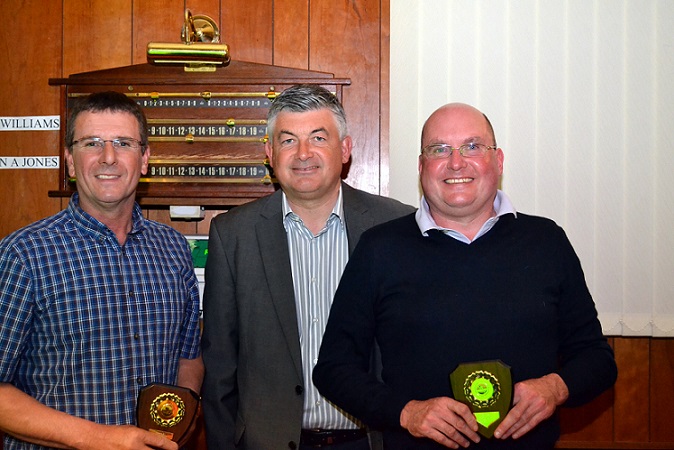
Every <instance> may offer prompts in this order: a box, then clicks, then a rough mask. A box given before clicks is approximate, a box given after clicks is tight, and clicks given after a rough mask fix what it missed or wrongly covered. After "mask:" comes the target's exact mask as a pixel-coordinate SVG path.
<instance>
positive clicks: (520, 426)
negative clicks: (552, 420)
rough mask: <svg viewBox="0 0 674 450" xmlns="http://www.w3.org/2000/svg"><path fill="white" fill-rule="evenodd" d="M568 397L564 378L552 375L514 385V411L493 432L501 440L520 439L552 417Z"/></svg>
mask: <svg viewBox="0 0 674 450" xmlns="http://www.w3.org/2000/svg"><path fill="white" fill-rule="evenodd" d="M568 397H569V390H568V388H567V387H566V384H565V383H564V381H563V380H562V378H561V377H560V376H559V375H557V374H556V373H551V374H549V375H546V376H544V377H541V378H535V379H531V380H525V381H521V382H519V383H516V384H515V391H514V393H513V408H512V409H511V410H510V412H508V415H507V416H506V417H505V419H503V422H501V424H500V425H499V426H498V427H497V428H496V430H495V431H494V437H496V438H498V439H507V438H508V437H511V436H512V438H513V439H517V438H520V437H522V436H524V435H525V434H526V433H528V432H529V431H531V430H532V429H533V428H534V427H535V426H536V425H538V424H539V423H541V422H542V421H543V420H545V419H547V418H548V417H550V416H551V415H552V414H553V413H554V412H555V409H556V408H557V406H559V405H561V404H562V403H564V402H565V401H566V399H567V398H568Z"/></svg>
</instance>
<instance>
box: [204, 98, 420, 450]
mask: <svg viewBox="0 0 674 450" xmlns="http://www.w3.org/2000/svg"><path fill="white" fill-rule="evenodd" d="M267 131H268V135H269V142H268V143H267V144H266V152H267V156H268V157H269V159H270V161H271V166H272V168H273V169H274V174H275V176H276V178H277V179H278V181H279V184H280V185H281V190H279V191H277V192H276V193H274V194H272V195H270V196H268V197H265V198H262V199H259V200H256V201H254V202H251V203H248V204H246V205H243V206H239V207H237V208H234V209H232V210H231V211H229V212H227V213H225V214H221V215H219V216H218V217H216V218H215V219H213V222H212V224H211V229H210V239H209V255H208V262H207V264H206V287H205V292H204V330H203V337H202V346H203V359H204V364H205V366H206V376H205V380H204V385H203V390H202V391H203V410H204V419H205V425H206V436H207V443H208V447H209V448H211V449H217V450H223V449H234V448H240V449H250V450H274V449H279V450H281V449H291V450H292V449H310V448H318V447H321V448H322V447H326V446H327V447H329V448H334V449H335V450H337V449H339V450H356V449H358V450H360V449H368V448H370V446H369V443H368V437H367V435H366V433H365V431H364V430H363V425H362V424H361V423H360V422H359V421H358V420H357V419H355V418H353V417H351V416H349V415H348V413H346V412H345V411H343V410H340V409H338V408H336V407H335V406H334V405H332V404H330V403H329V402H327V401H326V400H325V399H324V398H323V397H321V396H320V394H319V393H318V391H317V390H316V388H315V387H314V385H313V383H312V381H311V371H312V369H313V366H314V364H315V361H316V358H317V357H318V350H319V347H320V341H321V339H322V336H323V330H324V328H325V324H326V322H327V318H328V314H329V310H330V306H331V304H332V297H333V295H334V292H335V290H336V289H337V284H338V283H339V279H340V277H341V274H342V271H343V269H344V266H345V265H346V262H347V260H348V256H349V254H350V253H351V251H352V250H353V249H354V247H355V246H356V243H357V242H358V239H359V238H360V235H361V233H363V232H364V231H365V230H367V229H369V228H371V227H372V226H374V225H376V224H379V223H382V222H386V221H388V220H391V219H394V218H397V217H400V216H402V215H405V214H409V213H413V212H414V208H412V207H411V206H408V205H404V204H402V203H400V202H397V201H395V200H392V199H388V198H384V197H379V196H376V195H372V194H369V193H366V192H363V191H359V190H356V189H354V188H351V187H349V186H348V185H346V184H344V183H343V182H342V181H341V177H340V174H341V172H342V166H343V164H344V163H346V162H347V161H348V160H349V158H350V156H351V146H352V143H351V138H350V137H349V135H348V132H347V126H346V117H345V114H344V110H343V108H342V106H341V105H340V103H339V102H338V101H337V99H336V98H335V96H334V95H332V94H331V93H330V92H328V91H327V90H325V89H323V88H321V87H318V86H310V85H298V86H293V87H291V88H288V89H286V90H285V91H284V92H282V93H281V94H280V95H279V96H278V97H277V98H276V99H275V100H274V102H273V104H272V106H271V108H270V110H269V115H268V123H267Z"/></svg>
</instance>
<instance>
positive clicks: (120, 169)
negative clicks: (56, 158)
mask: <svg viewBox="0 0 674 450" xmlns="http://www.w3.org/2000/svg"><path fill="white" fill-rule="evenodd" d="M74 130H75V131H74V140H75V141H79V140H82V139H84V138H90V137H99V138H101V139H105V140H109V139H116V138H132V139H136V140H140V138H141V136H140V130H139V125H138V120H137V119H136V117H134V115H133V114H131V113H128V112H110V111H101V112H91V111H84V112H82V113H81V114H79V115H78V116H77V117H76V119H75V127H74ZM149 155H150V151H149V148H148V149H146V150H145V152H144V153H143V152H142V151H141V149H135V150H133V151H131V150H120V149H115V148H113V146H112V144H111V143H110V142H107V143H105V147H104V148H103V150H99V151H96V150H91V149H89V150H83V149H82V148H80V147H79V146H78V145H74V146H73V147H72V148H71V149H70V150H69V151H67V152H66V162H67V164H68V171H69V173H70V176H75V177H76V178H77V191H78V192H79V195H80V207H81V208H82V209H83V210H84V211H86V212H87V213H89V214H91V215H92V216H93V217H96V218H97V219H99V220H101V217H109V216H110V215H111V214H115V213H123V214H130V211H131V210H132V208H133V204H134V201H135V193H136V187H137V185H138V180H139V178H140V176H141V175H144V174H146V173H147V167H148V159H149Z"/></svg>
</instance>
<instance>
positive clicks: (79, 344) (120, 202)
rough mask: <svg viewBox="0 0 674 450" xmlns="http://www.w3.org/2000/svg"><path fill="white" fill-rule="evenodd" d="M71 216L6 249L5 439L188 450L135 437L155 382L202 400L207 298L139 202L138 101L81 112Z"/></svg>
mask: <svg viewBox="0 0 674 450" xmlns="http://www.w3.org/2000/svg"><path fill="white" fill-rule="evenodd" d="M66 146H67V152H66V163H67V165H68V170H69V173H70V175H71V176H74V177H76V180H77V187H78V192H77V193H75V194H74V195H73V196H72V198H71V199H70V203H69V205H68V208H67V209H65V210H64V211H61V212H59V213H58V214H56V215H54V216H52V217H49V218H46V219H43V220H41V221H38V222H36V223H33V224H31V225H29V226H27V227H25V228H23V229H21V230H18V231H16V232H14V233H12V234H11V235H9V236H7V237H6V238H5V239H3V240H2V241H0V430H2V431H4V432H5V434H6V437H5V443H4V448H5V449H37V448H45V447H57V448H64V447H65V448H78V449H94V448H95V449H107V448H115V449H131V448H134V449H143V448H157V449H177V448H178V446H177V444H176V443H174V442H172V441H170V440H169V439H167V438H166V437H164V436H162V435H160V434H156V433H152V432H149V431H146V430H142V429H140V428H137V427H135V426H133V424H134V423H135V407H136V400H137V396H138V392H139V390H140V389H141V388H142V387H143V386H145V385H147V384H149V383H167V384H178V385H181V386H184V387H189V388H191V389H192V390H194V391H197V392H198V391H199V389H200V387H201V380H202V377H203V364H202V361H201V355H200V351H199V291H198V283H197V280H196V277H195V275H194V269H193V267H192V259H191V252H190V250H189V246H188V244H187V241H186V240H185V238H184V237H183V236H182V235H181V234H180V233H178V232H177V231H175V230H173V229H172V228H171V227H169V226H167V225H164V224H160V223H157V222H153V221H150V220H147V219H145V218H144V217H143V216H142V211H141V209H140V207H139V206H138V204H137V203H136V202H135V192H136V187H137V184H138V180H139V178H140V176H141V174H145V173H146V171H147V167H148V159H149V152H150V150H149V148H148V146H147V121H146V119H145V117H144V115H143V112H142V110H141V109H140V107H139V106H138V105H136V103H135V102H134V101H133V100H130V99H128V98H127V97H126V96H125V95H123V94H119V93H114V92H103V93H96V94H91V95H90V96H87V97H85V98H82V99H81V100H79V101H78V103H77V104H76V105H75V106H74V107H73V109H72V113H71V117H70V119H69V120H68V123H67V129H66Z"/></svg>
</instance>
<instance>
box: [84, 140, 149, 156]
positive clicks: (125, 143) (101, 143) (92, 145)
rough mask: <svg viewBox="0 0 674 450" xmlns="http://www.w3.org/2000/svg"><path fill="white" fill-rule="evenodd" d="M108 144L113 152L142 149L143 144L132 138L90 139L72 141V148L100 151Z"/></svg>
mask: <svg viewBox="0 0 674 450" xmlns="http://www.w3.org/2000/svg"><path fill="white" fill-rule="evenodd" d="M106 142H110V143H111V144H112V147H113V148H114V149H115V150H126V151H134V150H138V149H139V148H141V147H143V146H144V145H145V144H144V143H142V142H140V141H139V140H138V139H133V138H116V139H101V138H99V137H91V138H85V139H80V140H78V141H73V147H75V146H77V147H78V148H79V149H80V150H83V151H92V152H94V151H96V152H97V151H101V150H103V149H104V148H105V143H106Z"/></svg>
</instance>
